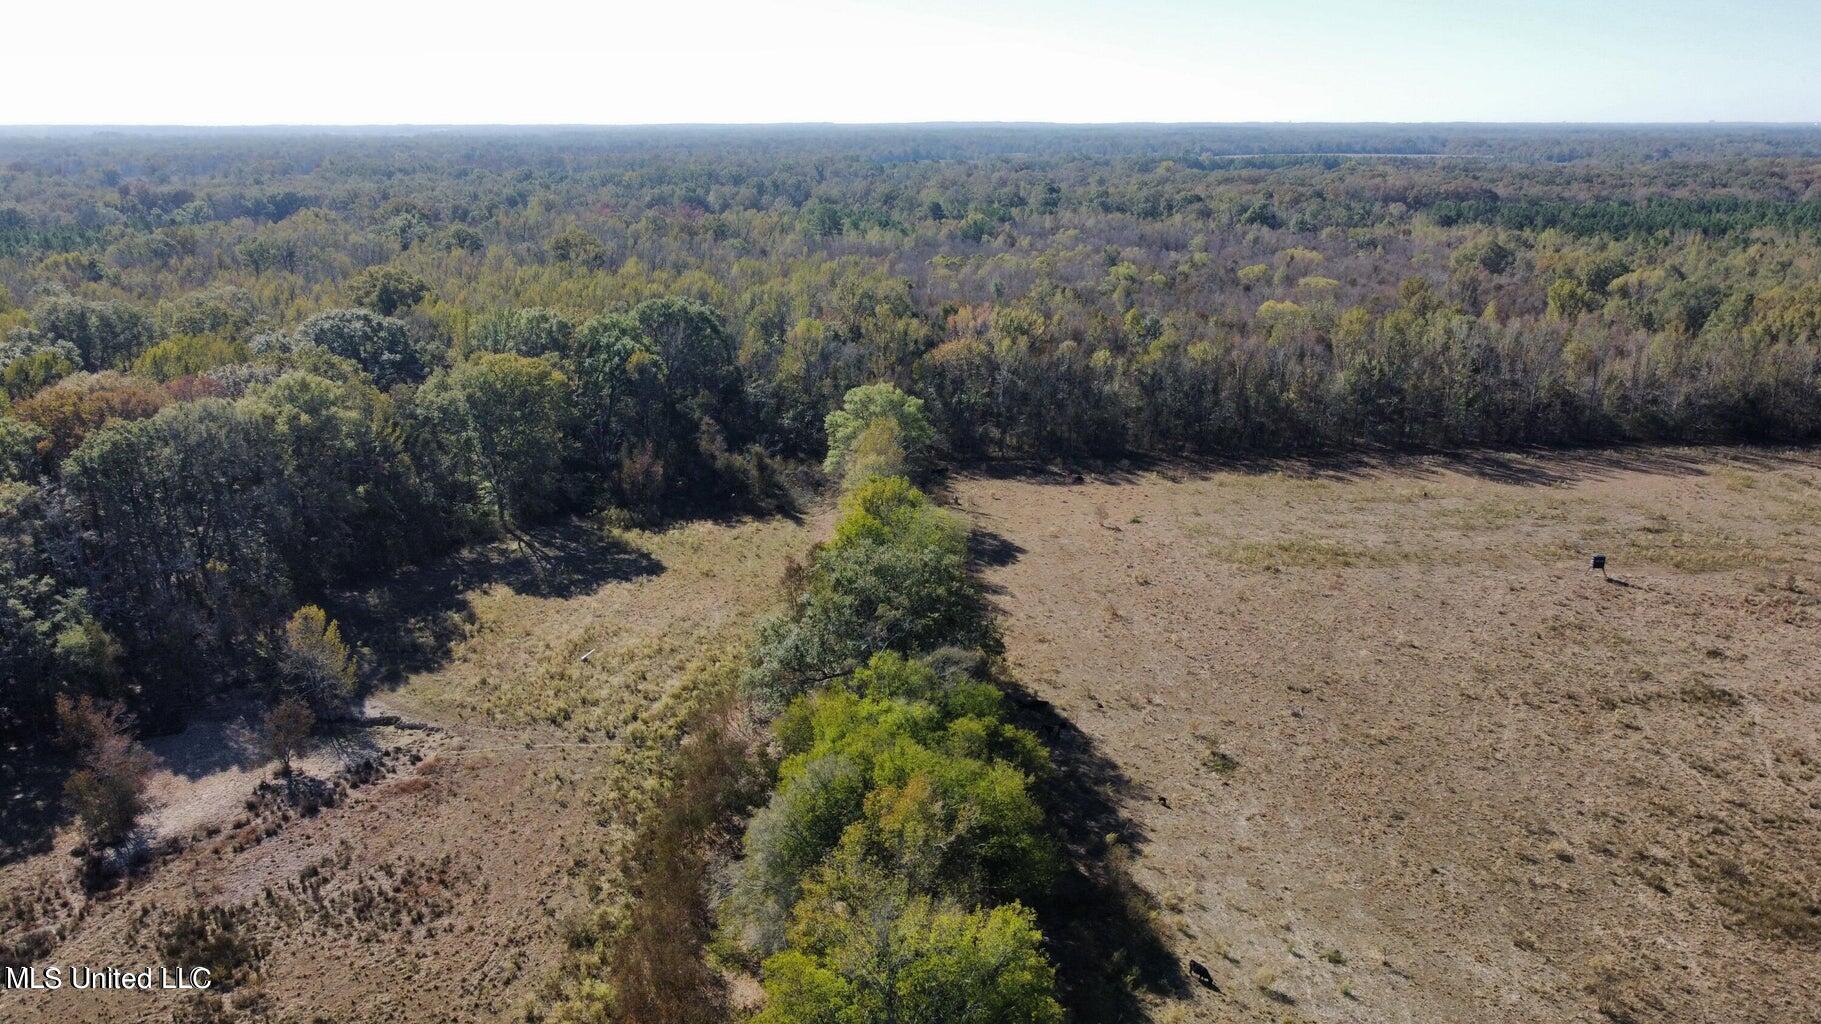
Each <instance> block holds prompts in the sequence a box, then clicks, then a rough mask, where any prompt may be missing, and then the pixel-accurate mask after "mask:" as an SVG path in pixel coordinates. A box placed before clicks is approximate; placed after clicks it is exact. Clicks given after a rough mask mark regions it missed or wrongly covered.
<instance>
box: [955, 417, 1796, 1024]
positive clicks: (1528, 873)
mask: <svg viewBox="0 0 1821 1024" xmlns="http://www.w3.org/2000/svg"><path fill="white" fill-rule="evenodd" d="M951 498H952V500H953V501H954V502H955V504H956V505H958V506H959V507H960V508H961V509H962V510H964V511H965V512H967V513H968V514H970V515H971V516H972V517H973V521H974V523H975V525H976V527H977V528H978V530H979V531H980V536H979V538H977V539H978V540H980V541H981V544H980V549H981V550H982V551H984V552H986V553H987V557H986V558H985V559H983V561H985V563H986V564H985V566H984V567H983V571H984V573H985V577H986V580H987V582H988V584H989V588H990V590H991V591H992V593H993V600H994V601H995V603H996V604H997V605H998V606H999V608H1000V610H1001V612H1002V615H1003V625H1004V629H1005V632H1006V640H1007V646H1008V654H1009V658H1010V660H1011V662H1012V664H1013V667H1014V670H1015V672H1016V675H1017V676H1018V678H1019V679H1020V680H1021V682H1022V683H1023V685H1024V686H1026V687H1028V688H1029V689H1030V691H1031V692H1032V694H1033V695H1034V696H1035V697H1037V698H1040V699H1041V700H1043V701H1047V702H1049V703H1050V704H1052V705H1054V707H1055V709H1056V711H1057V712H1059V713H1060V716H1061V719H1052V720H1053V721H1055V720H1063V719H1066V720H1070V721H1072V722H1073V724H1074V726H1076V727H1078V728H1079V732H1072V731H1070V730H1063V731H1064V732H1070V734H1071V735H1072V736H1074V737H1075V742H1077V743H1079V744H1082V745H1086V746H1089V747H1091V748H1092V749H1091V752H1090V753H1091V755H1092V756H1093V757H1094V758H1095V759H1097V760H1098V761H1099V762H1100V763H1110V768H1109V771H1110V773H1111V774H1113V775H1114V776H1115V777H1116V779H1117V784H1116V786H1115V788H1116V789H1117V791H1118V793H1119V804H1120V807H1119V810H1120V812H1121V813H1122V814H1123V816H1124V818H1125V820H1126V821H1127V822H1128V823H1129V827H1128V832H1129V834H1128V836H1127V837H1126V838H1127V839H1128V840H1130V841H1131V842H1132V844H1133V845H1134V846H1135V847H1136V850H1137V858H1136V865H1137V866H1136V873H1137V876H1138V879H1139V881H1140V882H1141V883H1143V884H1144V885H1145V886H1146V887H1147V888H1148V889H1149V890H1150V891H1151V892H1152V893H1153V894H1155V895H1156V897H1157V898H1158V900H1159V904H1160V905H1159V911H1158V913H1159V923H1160V924H1161V925H1162V926H1163V927H1164V929H1165V931H1166V932H1167V933H1168V934H1169V941H1170V942H1171V944H1172V945H1173V946H1174V947H1175V951H1176V953H1177V954H1178V955H1179V956H1180V957H1183V958H1187V957H1193V958H1195V959H1197V960H1199V961H1201V962H1202V963H1203V964H1206V965H1207V966H1208V968H1209V970H1210V973H1211V975H1212V978H1213V981H1214V984H1215V985H1216V986H1217V987H1218V991H1215V990H1210V989H1208V988H1203V987H1200V986H1197V987H1195V989H1194V994H1193V995H1192V997H1191V998H1190V999H1189V1000H1188V1001H1186V1002H1170V1003H1165V1004H1160V1005H1158V1006H1156V1007H1155V1011H1156V1013H1155V1015H1156V1017H1157V1018H1158V1019H1159V1020H1198V1021H1202V1020H1206V1021H1226V1020H1269V1021H1273V1022H1275V1021H1281V1020H1285V1019H1288V1020H1296V1021H1301V1020H1317V1021H1434V1022H1449V1024H1452V1022H1456V1021H1462V1020H1486V1021H1501V1022H1502V1021H1510V1022H1514V1024H1515V1022H1525V1024H1529V1022H1550V1021H1600V1020H1608V1021H1640V1022H1642V1021H1672V1020H1674V1021H1693V1020H1713V1021H1718V1020H1725V1021H1736V1022H1752V1021H1765V1022H1769V1021H1813V1020H1817V1019H1821V1003H1817V1001H1816V996H1815V987H1816V984H1817V980H1818V979H1821V875H1817V873H1816V870H1815V865H1816V864H1821V456H1818V455H1817V454H1816V453H1814V452H1787V451H1742V450H1661V449H1659V450H1648V451H1627V452H1617V453H1590V454H1588V453H1570V454H1552V455H1539V456H1535V457H1503V456H1496V457H1483V458H1454V459H1399V460H1391V461H1385V462H1371V461H1367V462H1353V463H1322V462H1308V463H1302V462H1275V463H1270V464H1263V465H1256V466H1244V467H1238V468H1235V467H1231V466H1228V467H1189V466H1175V467H1164V468H1152V469H1149V470H1144V471H1132V472H1113V473H1101V474H1095V473H1090V474H1088V475H1087V476H1086V477H1076V476H1074V475H1073V474H1067V473H1064V474H1053V473H1043V472H1031V473H1023V474H1018V473H1011V474H1000V475H996V476H975V477H970V478H966V479H962V480H959V481H957V482H956V483H955V484H954V486H953V488H952V492H951ZM1593 553H1605V554H1607V555H1608V556H1610V559H1611V572H1612V577H1613V578H1612V580H1610V581H1608V580H1607V579H1604V578H1602V576H1601V574H1600V573H1599V572H1597V571H1589V570H1588V556H1589V555H1591V554H1593ZM1074 753H1075V754H1076V755H1077V756H1080V755H1081V754H1082V753H1083V752H1082V751H1076V752H1074Z"/></svg>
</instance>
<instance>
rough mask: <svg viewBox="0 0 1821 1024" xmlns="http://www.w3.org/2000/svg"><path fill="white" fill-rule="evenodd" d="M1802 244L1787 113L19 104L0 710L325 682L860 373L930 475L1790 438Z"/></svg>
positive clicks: (657, 495)
mask: <svg viewBox="0 0 1821 1024" xmlns="http://www.w3.org/2000/svg"><path fill="white" fill-rule="evenodd" d="M1818 234H1821V130H1817V129H1808V128H1796V127H1788V128H1779V127H1751V126H1709V127H1686V128H1670V127H1568V128H1541V127H1534V128H1526V127H1510V126H1487V127H1479V126H1469V125H1463V126H1421V127H1412V126H1392V125H1387V126H1364V127H1362V126H1303V127H1266V126H1231V127H1216V126H1209V127H1193V126H1175V127H1155V128H1147V127H1102V128H1052V127H1042V126H928V127H914V128H857V127H856V128H834V127H810V126H805V127H794V128H771V129H743V128H670V129H657V128H654V129H637V130H634V129H621V130H608V129H600V130H581V129H577V130H545V131H529V130H506V129H496V130H474V129H464V130H448V131H429V130H414V131H403V130H398V131H383V130H362V131H346V132H309V133H306V132H302V131H280V130H263V131H251V130H249V131H227V130H220V131H178V130H166V131H145V130H140V131H113V132H109V131H93V130H89V131H77V130H73V129H72V130H60V131H38V132H32V131H26V130H10V131H8V132H6V133H0V410H3V411H4V415H3V416H0V729H4V730H7V731H10V732H23V733H28V734H29V733H32V732H34V731H36V730H40V729H42V728H43V727H44V726H45V725H46V724H47V723H48V722H49V721H51V719H52V717H53V714H54V707H55V702H56V698H57V697H59V696H60V695H61V696H70V697H73V696H80V695H95V696H98V697H102V698H106V699H109V700H116V701H120V702H123V703H124V704H125V705H126V706H127V707H129V708H131V709H132V710H134V711H135V712H136V713H137V714H138V715H139V718H140V721H141V722H142V723H149V724H157V723H161V722H170V721H174V720H175V719H177V718H178V717H180V716H181V714H182V712H183V709H185V708H186V707H189V706H191V705H192V704H193V703H194V702H196V701H198V700H200V699H203V698H205V697H207V696H208V695H210V694H211V693H214V692H217V691H219V690H221V689H223V688H224V687H230V686H235V685H242V684H248V683H252V682H254V681H270V680H274V679H278V680H288V681H289V682H286V683H285V684H284V685H286V686H289V687H291V688H292V689H293V690H294V691H295V693H296V694H297V695H299V696H300V697H301V698H303V699H306V700H307V701H308V702H309V703H311V704H312V705H315V710H316V712H317V713H318V714H321V713H324V712H325V711H332V710H333V709H332V708H329V707H326V706H325V705H327V704H331V703H333V701H334V700H335V699H336V691H337V690H338V689H342V688H345V687H340V686H338V685H333V684H334V682H335V680H338V679H342V680H344V681H345V677H346V676H347V675H348V673H349V672H350V671H351V669H350V668H349V667H348V666H347V665H346V664H345V662H346V658H347V656H346V652H345V651H344V650H342V648H341V645H340V641H339V639H338V638H337V637H335V636H334V635H332V634H333V626H332V624H330V623H327V622H325V621H324V620H323V619H322V616H321V612H320V611H318V610H317V609H316V608H315V607H314V606H315V605H316V604H317V603H320V601H321V600H322V598H323V596H324V595H325V594H327V593H329V592H330V591H331V590H332V589H333V588H336V587H340V586H345V585H349V584H351V583H354V582H357V581H359V580H361V579H364V578H368V577H371V576H372V575H373V574H375V573H378V572H381V571H384V570H387V569H390V568H394V567H398V566H401V565H406V564H410V563H414V562H418V561H421V560H423V559H425V558H427V557H429V556H432V555H434V554H437V553H439V552H442V551H446V550H449V549H451V548H453V547H456V546H459V545H462V544H465V543H470V542H475V541H481V540H486V539H491V538H497V537H501V536H509V535H512V534H513V533H515V532H516V531H518V530H519V528H520V527H521V526H523V525H524V524H527V523H531V522H535V521H537V520H540V519H544V518H548V517H551V516H556V515H565V514H573V513H599V514H605V515H610V516H613V517H617V518H620V519H624V520H628V521H655V520H658V519H661V518H664V517H668V516H676V515H688V514H695V513H700V512H707V511H718V510H728V509H739V508H754V507H763V506H765V505H766V504H768V503H770V502H773V501H775V500H777V495H778V494H779V493H780V487H781V485H780V481H781V480H782V479H783V478H784V476H785V475H786V474H788V473H791V472H794V470H795V469H796V468H797V467H802V466H806V465H810V464H812V463H814V462H816V461H818V460H820V459H822V458H823V457H824V455H825V449H826V446H827V444H828V439H827V438H825V435H824V423H825V418H826V417H827V416H828V414H829V413H830V412H831V411H835V410H836V409H838V408H839V406H840V404H841V401H842V399H843V396H845V395H847V394H848V392H849V391H850V390H852V389H854V388H856V387H861V386H865V385H870V384H875V383H891V384H893V385H896V386H897V387H898V388H901V389H902V390H903V392H905V393H908V394H910V395H914V396H917V397H918V398H919V399H921V401H922V403H923V404H922V409H923V410H925V411H926V416H927V426H928V430H929V432H930V437H929V438H928V439H927V440H928V445H927V448H928V451H929V453H930V454H929V456H928V458H929V459H930V460H931V461H935V462H941V461H966V460H978V459H991V458H999V457H1107V456H1118V455H1124V454H1131V453H1173V452H1195V453H1203V454H1211V455H1219V454H1229V453H1262V452H1286V451H1304V450H1325V449H1334V448H1344V447H1353V446H1398V447H1437V446H1442V447H1447V446H1486V445H1495V446H1496V445H1520V444H1590V443H1593V444H1598V443H1618V442H1627V441H1641V440H1658V439H1674V440H1709V439H1714V440H1785V441H1809V440H1813V439H1814V438H1815V437H1816V436H1817V433H1821V248H1818V247H1817V244H1816V241H1817V235H1818ZM919 422H922V420H921V419H920V421H919ZM853 426H854V433H859V432H862V431H864V430H865V428H866V424H865V423H855V424H854V425H853ZM847 440H848V441H851V440H853V438H851V437H850V438H848V439H847ZM918 440H919V442H921V441H922V440H923V439H918ZM887 447H888V448H889V447H891V446H890V445H888V446H887ZM917 447H918V448H919V450H921V449H922V448H923V447H925V446H923V445H922V444H921V443H919V445H918V446H917ZM325 679H327V680H329V683H328V684H325V683H324V680H325ZM804 742H806V743H808V742H811V741H810V740H807V739H806V740H804ZM814 742H821V740H815V741H814Z"/></svg>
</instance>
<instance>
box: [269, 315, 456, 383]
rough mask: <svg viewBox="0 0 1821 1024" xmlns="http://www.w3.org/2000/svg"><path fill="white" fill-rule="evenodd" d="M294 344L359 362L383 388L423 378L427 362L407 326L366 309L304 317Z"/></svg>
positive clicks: (292, 339) (292, 337) (292, 338)
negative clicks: (425, 362)
mask: <svg viewBox="0 0 1821 1024" xmlns="http://www.w3.org/2000/svg"><path fill="white" fill-rule="evenodd" d="M291 343H292V344H293V345H297V346H306V345H314V346H317V347H319V348H322V349H325V350H327V351H329V352H332V353H334V354H335V355H338V356H341V357H343V358H346V359H352V360H354V361H355V362H356V363H358V364H360V368H361V369H363V370H365V371H366V372H367V374H368V375H369V376H371V377H372V378H373V383H374V384H376V385H378V386H379V387H380V388H381V389H382V390H390V389H391V388H392V387H393V386H395V385H398V384H405V383H412V382H415V381H419V380H422V379H423V376H424V364H423V360H422V359H421V358H420V357H419V355H418V352H417V349H416V347H414V346H413V345H412V344H411V337H410V335H409V333H407V331H406V330H405V325H404V324H402V323H400V322H399V321H397V320H394V319H392V318H391V317H387V316H381V315H379V314H377V313H373V312H370V311H368V310H365V309H332V310H330V311H328V312H326V313H318V314H317V315H315V316H313V317H311V318H310V319H308V320H305V321H304V322H303V323H301V324H299V325H298V326H297V329H296V330H295V331H293V332H292V335H291Z"/></svg>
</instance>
